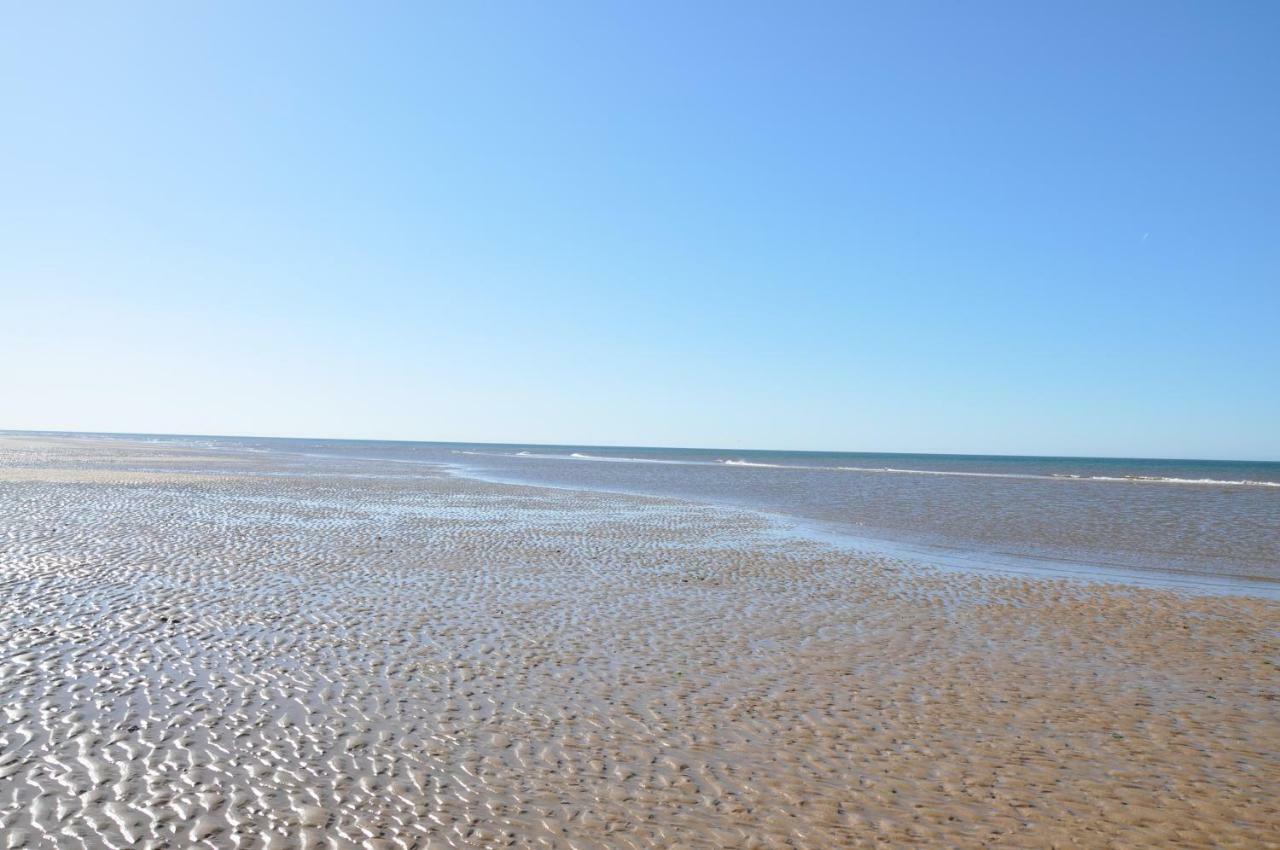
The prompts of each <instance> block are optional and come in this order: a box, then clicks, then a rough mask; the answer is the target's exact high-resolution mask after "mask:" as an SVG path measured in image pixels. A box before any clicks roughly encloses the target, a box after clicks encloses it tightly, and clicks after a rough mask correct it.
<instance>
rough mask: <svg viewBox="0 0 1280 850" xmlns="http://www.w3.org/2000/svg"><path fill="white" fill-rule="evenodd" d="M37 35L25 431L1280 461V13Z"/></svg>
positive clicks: (216, 24)
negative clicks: (262, 435)
mask: <svg viewBox="0 0 1280 850" xmlns="http://www.w3.org/2000/svg"><path fill="white" fill-rule="evenodd" d="M4 18H5V20H4V26H3V28H2V30H0V97H2V98H3V101H2V102H3V110H2V112H0V122H2V128H0V129H2V130H3V132H0V178H2V180H3V184H2V185H3V191H0V295H2V296H3V297H2V299H0V427H9V428H47V429H76V430H112V431H157V432H186V433H235V434H271V435H305V436H351V437H388V438H405V439H456V440H499V441H541V442H572V443H621V444H647V445H704V446H721V447H761V448H816V449H851V450H862V449H865V450H905V451H912V450H919V451H957V452H1002V453H1003V452H1007V453H1065V454H1106V455H1147V456H1150V455H1156V456H1184V457H1185V456H1199V457H1242V458H1259V459H1262V458H1271V459H1275V458H1280V49H1278V48H1277V44H1280V4H1276V3H1270V2H1256V3H1230V2H1228V3H1221V2H1204V3H1198V4H1188V3H1176V2H1172V3H1171V2H1156V3H1139V2H1125V3H1113V2H1106V3H1096V4H1092V3H1078V2H1070V3H1060V4H1050V3H1022V2H1010V3H1005V4H990V3H951V2H938V3H880V4H855V3H844V2H839V3H830V4H793V3H767V4H766V3H738V2H735V3H687V2H680V3H671V4H659V3H631V4H621V3H616V4H615V3H600V2H583V3H572V4H570V3H554V2H551V3H536V4H535V3H511V4H507V3H502V4H489V3H481V4H469V3H467V4H464V3H459V4H449V5H432V4H425V3H422V4H420V3H411V4H405V5H403V6H400V5H393V4H380V3H371V4H364V3H350V4H345V5H337V4H332V5H331V4H325V3H311V2H308V3H298V4H286V3H204V4H186V3H181V4H171V3H165V4H159V3H157V4H154V5H136V6H135V5H132V4H123V3H110V4H108V3H98V4H87V5H81V4H53V3H21V4H10V5H8V6H7V7H6V10H5V15H4Z"/></svg>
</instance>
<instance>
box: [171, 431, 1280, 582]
mask: <svg viewBox="0 0 1280 850" xmlns="http://www.w3.org/2000/svg"><path fill="white" fill-rule="evenodd" d="M148 439H153V440H157V441H159V442H160V443H168V442H176V443H178V444H183V443H188V444H194V445H200V446H205V447H209V448H218V449H223V450H245V449H250V450H253V451H255V452H266V453H304V454H310V455H319V456H328V457H344V456H345V457H361V458H369V459H376V460H382V461H400V462H429V463H448V464H451V465H453V466H454V467H455V468H457V469H459V470H460V471H463V472H465V473H468V474H473V475H477V476H480V477H484V478H487V479H490V480H503V481H521V482H525V483H531V484H549V485H556V486H560V487H574V488H584V489H593V490H603V491H609V492H620V493H633V494H644V495H654V496H671V497H677V498H682V499H690V500H693V501H697V502H703V503H707V504H719V505H728V506H737V507H747V508H751V509H755V510H761V511H765V512H769V513H775V514H781V515H784V516H789V517H793V518H796V519H801V520H811V521H815V522H819V523H821V524H823V526H824V527H827V528H831V529H834V530H841V531H843V532H845V533H847V534H850V535H853V536H856V537H860V538H863V539H868V538H875V539H881V540H886V541H891V542H897V543H907V544H913V545H916V546H918V547H919V546H924V547H932V548H933V549H935V550H946V554H948V555H949V556H952V557H954V556H957V555H961V556H974V555H976V556H977V557H978V558H986V559H989V560H990V559H993V558H992V556H995V558H1002V559H1004V560H1005V561H1006V562H1008V563H1009V564H1010V565H1011V566H1015V567H1018V568H1021V569H1026V570H1032V569H1035V568H1036V567H1037V566H1044V564H1045V562H1047V561H1050V562H1057V563H1059V564H1074V565H1076V566H1078V567H1084V568H1088V569H1092V570H1102V571H1105V570H1107V569H1114V570H1117V571H1119V572H1122V573H1123V572H1132V571H1134V570H1155V571H1161V572H1184V573H1192V574H1198V575H1218V576H1231V577H1239V578H1246V579H1261V580H1265V581H1280V463H1266V462H1246V461H1186V460H1140V459H1117V458H1051V457H982V456H965V455H891V454H869V453H818V452H766V451H724V450H713V449H649V448H628V447H614V448H599V447H586V446H518V445H509V446H502V445H478V444H462V443H409V442H383V441H355V440H292V439H250V438H229V437H199V438H190V437H185V438H183V437H151V438H148ZM1019 558H1021V561H1020V562H1018V559H1019Z"/></svg>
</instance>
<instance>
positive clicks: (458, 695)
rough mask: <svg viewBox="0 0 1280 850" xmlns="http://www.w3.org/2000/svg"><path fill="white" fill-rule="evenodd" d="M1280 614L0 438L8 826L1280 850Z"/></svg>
mask: <svg viewBox="0 0 1280 850" xmlns="http://www.w3.org/2000/svg"><path fill="white" fill-rule="evenodd" d="M1278 627H1280V604H1278V603H1276V602H1272V601H1267V600H1262V599H1252V598H1247V597H1207V596H1206V597H1197V596H1190V595H1183V594H1177V593H1173V592H1167V591H1160V590H1152V589H1147V588H1124V587H1106V586H1098V585H1088V584H1082V583H1071V582H1060V581H1044V580H1036V579H1028V578H1011V577H1007V576H999V575H993V574H986V575H983V574H973V575H967V574H962V573H956V572H937V571H932V570H930V569H928V568H925V567H920V566H913V565H910V564H906V563H902V562H898V561H894V560H891V559H888V558H885V557H883V556H875V555H857V554H854V553H849V552H845V551H841V550H839V549H836V548H834V547H831V546H827V545H825V544H823V543H822V542H820V541H817V540H804V539H799V538H790V537H787V536H783V535H779V534H778V533H777V530H776V528H773V527H771V526H770V525H769V524H768V521H767V520H766V519H764V518H762V517H760V516H758V515H754V514H750V513H745V512H742V513H736V512H731V511H726V510H723V509H716V508H704V507H700V506H697V505H692V504H688V503H677V502H669V501H663V500H659V499H642V498H634V497H625V496H612V495H606V494H588V493H571V492H565V491H554V490H545V489H537V488H529V487H515V486H503V485H496V484H487V483H481V482H476V481H467V480H461V479H457V478H452V477H449V476H448V475H446V474H444V473H443V472H437V471H434V470H433V469H432V468H430V467H422V468H420V469H418V468H415V469H412V470H407V469H406V466H405V465H404V464H390V463H387V464H379V463H377V462H372V461H352V460H337V459H318V458H301V457H295V458H289V457H286V456H272V455H249V454H243V455H235V454H230V453H217V452H209V451H195V450H191V449H177V448H173V447H163V446H145V445H133V444H128V443H123V442H109V441H97V442H94V441H78V440H71V439H66V440H53V439H43V440H37V439H28V438H0V711H2V712H3V714H0V835H3V840H4V842H5V844H4V846H5V847H8V848H24V847H31V848H37V847H38V848H117V847H118V848H124V847H140V848H160V847H210V848H212V847H217V848H222V847H236V848H260V847H315V848H355V847H362V848H435V847H459V848H461V847H544V848H554V847H565V848H570V847H572V848H592V847H607V848H627V847H663V848H669V847H679V846H685V847H690V848H693V847H703V848H713V847H744V848H747V847H760V848H770V847H779V848H781V847H792V848H799V847H812V848H831V847H858V846H883V845H894V846H922V845H923V846H958V847H979V846H1009V847H1051V846H1057V847H1076V846H1079V847H1153V846H1163V847H1177V846H1185V847H1200V846H1208V845H1213V846H1225V847H1264V846H1277V839H1276V836H1277V835H1278V834H1280V802H1277V801H1278V800H1280V755H1278V753H1280V702H1277V690H1278V688H1277V685H1278V683H1280V668H1278V667H1277V665H1278V664H1280V637H1278V633H1277V628H1278Z"/></svg>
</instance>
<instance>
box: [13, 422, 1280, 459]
mask: <svg viewBox="0 0 1280 850" xmlns="http://www.w3.org/2000/svg"><path fill="white" fill-rule="evenodd" d="M3 434H43V435H52V436H61V435H82V436H96V437H197V438H213V439H223V440H320V441H328V442H348V443H425V444H433V445H463V446H533V447H538V448H592V449H656V450H667V451H671V450H675V451H705V452H774V453H782V452H786V453H790V454H815V455H820V454H852V455H859V454H860V455H900V456H910V455H924V456H931V457H972V458H1024V459H1025V458H1042V459H1047V460H1145V461H1176V462H1183V463H1266V464H1280V458H1277V459H1275V460H1261V459H1256V458H1225V457H1222V458H1211V457H1158V456H1137V455H1071V454H1004V453H998V452H938V451H925V452H922V451H910V452H908V451H875V450H867V449H857V450H853V449H776V448H771V449H762V448H742V447H738V448H732V447H724V446H654V445H640V444H630V445H628V444H625V443H539V442H503V441H492V440H419V439H405V438H388V437H315V436H280V435H276V434H185V433H177V432H163V431H76V430H48V429H32V428H0V435H3Z"/></svg>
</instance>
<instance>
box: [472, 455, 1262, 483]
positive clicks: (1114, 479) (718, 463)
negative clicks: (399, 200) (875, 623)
mask: <svg viewBox="0 0 1280 850" xmlns="http://www.w3.org/2000/svg"><path fill="white" fill-rule="evenodd" d="M454 453H455V454H463V455H482V456H486V457H511V458H522V459H531V460H582V461H599V462H605V463H655V464H667V465H673V466H715V467H724V466H727V467H738V468H754V469H790V470H802V471H810V472H863V473H879V474H891V475H946V476H955V477H961V478H1012V479H1030V480H1039V481H1101V482H1109V483H1122V484H1189V485H1199V486H1202V487H1280V482H1278V481H1253V480H1249V479H1239V480H1235V479H1216V478H1174V477H1165V476H1158V475H1075V474H1068V473H1064V474H1060V475H1037V474H1034V473H1020V472H966V471H963V470H954V469H904V468H900V467H892V466H812V465H802V464H791V463H760V462H757V461H748V460H740V459H737V458H717V459H715V460H671V459H668V458H643V457H619V456H614V455H591V454H586V453H583V452H571V453H570V454H552V453H540V452H530V451H518V452H480V451H468V450H464V449H455V450H454Z"/></svg>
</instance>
